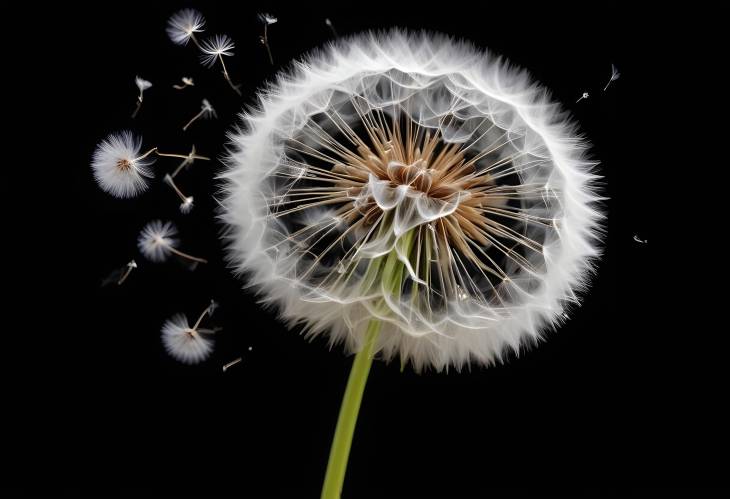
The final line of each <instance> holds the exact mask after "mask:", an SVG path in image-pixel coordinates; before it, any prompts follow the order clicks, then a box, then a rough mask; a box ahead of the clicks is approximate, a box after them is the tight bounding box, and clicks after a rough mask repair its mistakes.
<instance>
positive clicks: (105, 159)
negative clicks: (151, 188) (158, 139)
mask: <svg viewBox="0 0 730 499" xmlns="http://www.w3.org/2000/svg"><path fill="white" fill-rule="evenodd" d="M141 149H142V139H141V138H138V137H135V136H134V134H132V132H129V131H122V132H119V133H112V134H110V135H109V136H108V137H107V138H106V139H104V140H103V141H101V143H100V144H99V145H98V146H97V147H96V150H95V151H94V155H93V158H92V160H91V169H92V171H93V172H94V179H95V180H96V182H97V184H99V187H101V189H102V190H103V191H104V192H107V193H109V194H111V195H112V196H114V197H118V198H130V197H134V196H136V195H138V194H140V193H141V192H144V191H145V190H146V189H147V180H146V179H147V178H151V177H153V176H154V175H153V174H152V170H151V169H150V165H151V164H152V163H153V162H154V160H153V159H149V158H148V157H149V155H150V154H152V153H153V152H155V150H156V148H152V149H150V150H149V151H147V152H145V153H143V154H140V150H141Z"/></svg>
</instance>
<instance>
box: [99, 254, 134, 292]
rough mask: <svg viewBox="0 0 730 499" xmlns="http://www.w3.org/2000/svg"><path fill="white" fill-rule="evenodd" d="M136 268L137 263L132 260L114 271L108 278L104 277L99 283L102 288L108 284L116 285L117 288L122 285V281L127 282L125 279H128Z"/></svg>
mask: <svg viewBox="0 0 730 499" xmlns="http://www.w3.org/2000/svg"><path fill="white" fill-rule="evenodd" d="M136 268H137V263H136V262H135V261H134V260H132V261H131V262H129V263H127V264H126V265H124V266H123V267H120V268H116V269H114V270H113V271H112V272H111V273H110V274H109V275H108V276H106V277H105V278H104V279H103V280H102V281H101V286H102V287H104V286H108V285H110V284H116V285H118V286H121V285H122V284H124V281H126V280H127V277H129V274H130V273H131V272H132V270H134V269H136Z"/></svg>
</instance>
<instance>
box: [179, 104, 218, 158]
mask: <svg viewBox="0 0 730 499" xmlns="http://www.w3.org/2000/svg"><path fill="white" fill-rule="evenodd" d="M217 116H218V115H217V114H216V112H215V109H213V106H212V105H211V104H210V102H209V101H208V99H203V101H202V102H201V104H200V112H198V114H196V115H195V116H193V117H192V118H191V119H190V121H188V122H187V123H186V124H185V126H184V127H183V131H187V129H188V127H189V126H190V125H192V124H193V123H194V122H195V121H197V120H198V119H200V118H204V119H210V118H216V117H217ZM206 159H207V158H206Z"/></svg>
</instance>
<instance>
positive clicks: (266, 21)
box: [258, 13, 278, 66]
mask: <svg viewBox="0 0 730 499" xmlns="http://www.w3.org/2000/svg"><path fill="white" fill-rule="evenodd" d="M258 17H259V21H261V23H262V24H263V25H264V34H263V36H262V37H261V44H262V45H263V46H264V47H266V53H267V54H268V56H269V62H270V63H271V65H272V66H273V65H274V58H273V57H272V56H271V47H270V46H269V25H271V24H274V23H276V22H277V21H278V19H277V18H275V17H274V16H272V15H271V14H266V13H263V14H259V16H258Z"/></svg>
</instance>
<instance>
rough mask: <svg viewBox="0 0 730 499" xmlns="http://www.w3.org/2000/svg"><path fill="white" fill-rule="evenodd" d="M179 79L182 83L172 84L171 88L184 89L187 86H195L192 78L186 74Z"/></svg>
mask: <svg viewBox="0 0 730 499" xmlns="http://www.w3.org/2000/svg"><path fill="white" fill-rule="evenodd" d="M180 80H181V81H182V85H173V86H172V88H174V89H175V90H183V89H185V88H187V87H193V86H195V84H194V83H193V79H192V78H188V77H187V76H183V77H182V78H180Z"/></svg>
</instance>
